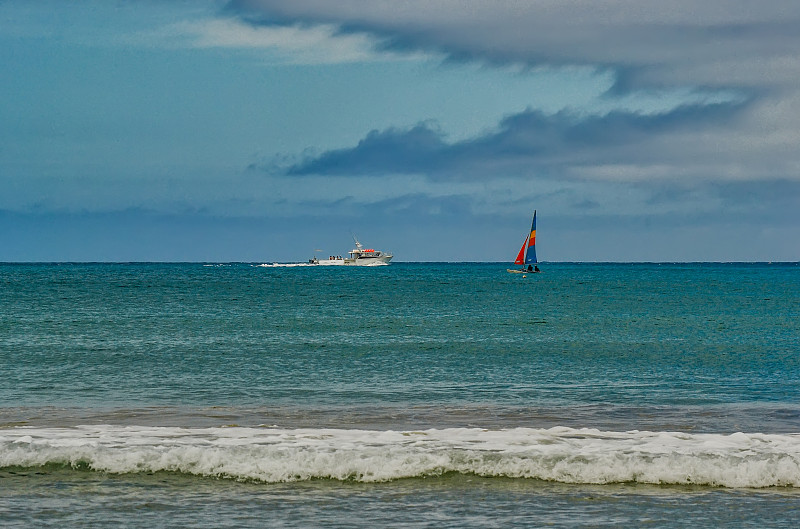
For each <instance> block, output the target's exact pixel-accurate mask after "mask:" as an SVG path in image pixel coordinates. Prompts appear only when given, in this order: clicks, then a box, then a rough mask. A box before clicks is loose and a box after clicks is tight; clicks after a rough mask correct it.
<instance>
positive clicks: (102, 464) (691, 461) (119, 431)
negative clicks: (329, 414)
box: [0, 425, 800, 488]
mask: <svg viewBox="0 0 800 529" xmlns="http://www.w3.org/2000/svg"><path fill="white" fill-rule="evenodd" d="M52 464H61V465H67V466H72V467H76V468H89V469H92V470H96V471H103V472H110V473H120V474H122V473H138V472H158V471H168V472H181V473H187V474H192V475H198V476H213V477H223V478H231V479H238V480H251V481H261V482H266V483H277V482H291V481H302V480H310V479H334V480H352V481H360V482H380V481H391V480H396V479H402V478H412V477H423V476H437V475H442V474H445V473H450V472H458V473H463V474H475V475H479V476H486V477H495V476H497V477H510V478H535V479H541V480H549V481H555V482H563V483H584V484H607V483H625V482H636V483H647V484H676V485H689V484H691V485H708V486H718V487H732V488H752V487H759V488H760V487H800V434H781V435H777V434H775V435H773V434H759V433H750V434H745V433H735V434H732V435H723V434H686V433H676V432H639V431H630V432H607V431H600V430H595V429H585V428H584V429H574V428H566V427H556V428H551V429H531V428H514V429H507V430H483V429H474V428H450V429H433V430H424V431H405V432H401V431H369V430H337V429H277V428H240V427H229V428H172V427H142V426H127V427H124V426H110V425H101V426H79V427H74V428H32V427H16V428H6V429H0V467H2V468H8V467H37V466H43V465H52Z"/></svg>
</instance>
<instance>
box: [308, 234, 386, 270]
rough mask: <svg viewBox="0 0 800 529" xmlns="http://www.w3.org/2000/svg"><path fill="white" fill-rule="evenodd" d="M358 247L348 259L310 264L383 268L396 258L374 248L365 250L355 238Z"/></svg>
mask: <svg viewBox="0 0 800 529" xmlns="http://www.w3.org/2000/svg"><path fill="white" fill-rule="evenodd" d="M353 240H354V241H355V242H356V247H355V248H353V249H352V250H350V252H349V254H348V255H349V256H348V257H337V256H330V257H328V259H318V258H317V257H314V258H313V259H309V260H308V263H309V264H312V265H320V266H382V265H388V264H389V261H391V260H392V257H394V256H393V255H392V254H391V253H387V252H382V251H381V250H375V249H374V248H364V245H363V244H361V243H360V242H359V241H358V239H356V238H355V236H354V237H353Z"/></svg>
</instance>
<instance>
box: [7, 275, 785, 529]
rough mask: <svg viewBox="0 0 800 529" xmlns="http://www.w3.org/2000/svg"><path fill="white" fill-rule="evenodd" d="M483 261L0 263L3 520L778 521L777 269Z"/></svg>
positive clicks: (781, 426) (780, 360) (781, 334)
mask: <svg viewBox="0 0 800 529" xmlns="http://www.w3.org/2000/svg"><path fill="white" fill-rule="evenodd" d="M505 268H506V265H504V264H494V263H492V264H481V263H478V264H442V263H424V264H423V263H397V264H392V265H391V266H385V267H373V268H352V267H312V266H308V267H302V266H301V267H265V266H258V265H257V264H249V263H242V264H225V265H210V264H205V265H204V264H197V263H190V264H5V265H0V294H1V296H0V366H2V371H3V372H2V377H0V425H2V426H0V482H1V483H2V484H3V485H4V486H5V489H6V490H7V491H10V492H9V493H8V494H3V495H2V497H0V521H2V520H4V519H5V521H6V522H7V524H11V525H12V526H13V525H14V524H16V525H17V526H20V527H22V526H29V525H30V523H31V522H32V521H35V522H37V523H38V524H39V525H42V524H44V525H46V524H54V525H55V524H59V525H63V524H65V523H66V524H67V525H74V526H77V525H82V523H81V522H80V521H79V520H78V519H77V518H70V516H69V515H68V514H67V511H69V506H70V505H74V504H76V503H80V502H85V501H86V499H87V498H93V499H95V500H100V499H102V500H103V501H98V503H97V504H96V507H93V508H92V511H91V512H89V513H87V512H85V513H84V515H85V516H88V518H85V519H84V522H83V523H85V524H87V525H91V524H96V525H98V526H102V525H103V523H104V521H105V522H109V521H113V520H116V519H118V517H119V516H122V517H123V518H124V517H125V516H127V514H126V513H128V510H127V509H131V508H132V507H131V505H132V504H136V505H145V506H148V505H149V506H150V507H143V508H142V509H144V511H142V510H141V509H140V510H139V511H137V512H147V516H144V517H141V518H140V521H141V523H140V524H139V525H137V523H138V522H136V521H131V520H129V521H128V525H129V526H132V527H133V526H142V527H144V526H150V527H153V526H155V527H159V526H164V527H167V526H171V525H173V524H170V523H169V520H170V519H173V520H175V519H179V518H180V517H181V516H190V514H191V516H194V517H193V518H192V517H191V516H190V518H189V519H187V520H186V522H187V523H182V524H181V525H185V526H192V525H193V524H194V525H196V526H207V525H209V524H211V525H218V526H219V525H225V524H229V525H237V523H236V522H235V521H236V520H238V521H239V522H240V523H239V525H238V526H262V525H263V524H262V523H258V522H259V521H260V522H264V515H265V514H272V515H274V516H273V517H271V518H269V525H275V526H287V527H289V526H308V525H315V523H314V522H315V521H316V522H317V523H319V522H320V521H323V520H326V519H327V520H328V521H330V524H328V525H349V526H354V525H355V526H370V525H374V524H375V523H376V521H377V520H378V519H379V514H380V513H383V514H382V515H385V520H386V521H387V522H388V523H390V524H392V525H410V526H436V527H442V526H448V525H452V526H461V527H463V526H492V525H493V524H494V525H497V526H507V525H508V524H511V523H528V524H530V523H531V522H532V521H535V520H540V521H542V524H544V522H547V523H549V524H551V525H554V526H563V527H574V526H579V525H588V526H596V527H598V526H618V525H619V524H620V523H627V524H631V525H641V524H643V523H644V522H645V521H646V520H651V522H648V523H652V524H653V525H656V526H662V527H681V526H684V525H685V524H686V523H687V522H688V521H690V520H696V519H698V518H697V517H699V516H712V514H711V513H716V515H713V517H714V519H715V520H717V522H718V523H717V525H720V526H729V527H741V526H743V525H744V526H746V525H748V524H752V525H755V524H756V522H757V521H760V520H768V521H770V522H771V523H770V524H768V525H771V526H773V527H778V526H786V527H791V526H793V524H792V523H790V522H791V521H792V519H791V517H790V516H788V515H787V512H788V511H787V510H786V508H788V506H789V505H791V504H792V503H796V501H797V500H798V496H797V493H796V491H797V490H798V489H800V435H798V432H800V398H798V395H800V354H799V353H800V324H799V323H798V321H800V266H798V265H797V264H795V263H791V264H567V263H545V264H544V265H543V266H542V269H543V273H541V274H528V275H527V277H524V278H523V277H522V276H521V274H508V273H506V271H505ZM737 432H742V433H741V434H738V433H737ZM415 436H417V437H415ZM419 436H422V437H419ZM676 469H677V471H676ZM201 499H202V501H204V502H206V503H207V504H208V505H213V506H214V507H213V511H212V510H207V509H199V510H198V509H191V508H189V509H188V510H187V506H189V505H195V504H196V502H200V501H201ZM131 502H133V503H131ZM137 502H138V503H137ZM742 502H745V503H747V504H748V505H749V506H750V507H748V510H746V511H741V510H740V509H738V508H736V509H733V510H732V508H733V506H736V505H740V504H742ZM54 505H62V508H60V509H58V508H54V507H53V506H54ZM57 511H58V512H57ZM359 512H363V513H367V514H365V515H364V516H359V515H358V513H359ZM120 513H122V514H120ZM369 513H373V515H374V517H373V518H370V515H369ZM536 513H538V515H537V514H536ZM542 513H547V514H546V516H545V515H544V514H542ZM736 513H739V514H736ZM536 516H539V517H538V518H537V517H536ZM542 516H545V517H544V518H542ZM757 516H761V518H758V517H757ZM764 517H766V518H764ZM191 520H194V521H191ZM190 522H191V523H190ZM370 522H372V523H370ZM159 524H160V525H159ZM761 525H763V524H761Z"/></svg>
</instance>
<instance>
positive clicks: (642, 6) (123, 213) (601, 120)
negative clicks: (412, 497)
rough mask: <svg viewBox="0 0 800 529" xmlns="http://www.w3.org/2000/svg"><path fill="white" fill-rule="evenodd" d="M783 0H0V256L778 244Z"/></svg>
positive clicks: (785, 188) (433, 256)
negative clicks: (527, 243) (528, 243)
mask: <svg viewBox="0 0 800 529" xmlns="http://www.w3.org/2000/svg"><path fill="white" fill-rule="evenodd" d="M798 50H800V3H798V2H796V1H794V0H792V1H788V0H772V1H770V2H756V1H753V0H748V1H744V0H706V1H704V2H697V1H696V0H685V1H684V0H658V1H655V0H606V1H598V0H531V1H528V2H515V1H513V2H512V1H503V2H501V1H490V0H482V1H467V0H438V1H431V0H405V1H400V0H393V1H385V0H358V1H357V0H339V1H337V2H330V1H328V0H293V1H291V2H286V1H272V0H232V1H228V0H226V1H217V0H193V1H189V0H185V1H180V0H174V1H155V0H116V1H107V0H102V1H101V0H97V1H91V0H77V1H75V2H62V1H47V0H42V1H37V2H30V1H25V0H0V64H2V69H1V70H0V91H2V97H0V261H6V262H7V261H211V262H229V261H246V262H276V261H277V262H291V261H305V260H307V259H309V258H310V257H312V256H314V255H318V256H323V257H327V256H328V255H343V254H345V253H346V252H347V251H348V250H349V249H350V248H351V247H352V246H353V236H357V237H358V239H360V240H361V241H362V242H363V243H365V244H366V245H367V246H369V247H374V248H377V249H382V250H387V251H391V252H393V253H394V255H395V260H397V261H452V262H461V261H498V262H510V261H513V259H514V257H516V254H517V252H518V250H519V247H520V246H521V244H522V241H523V239H524V238H525V236H526V233H527V230H528V228H529V226H530V219H531V216H532V214H533V211H534V210H536V211H537V228H538V230H537V255H538V257H539V259H541V260H542V261H545V262H546V261H553V262H557V261H588V262H593V261H617V262H629V261H659V262H663V261H668V262H674V261H800V82H798V79H800V53H799V52H798Z"/></svg>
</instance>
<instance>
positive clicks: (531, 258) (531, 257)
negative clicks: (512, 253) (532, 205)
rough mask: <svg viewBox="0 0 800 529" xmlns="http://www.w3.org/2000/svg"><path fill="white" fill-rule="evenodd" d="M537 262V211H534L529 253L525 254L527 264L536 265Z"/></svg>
mask: <svg viewBox="0 0 800 529" xmlns="http://www.w3.org/2000/svg"><path fill="white" fill-rule="evenodd" d="M523 248H524V246H523ZM517 259H519V256H517ZM515 262H516V261H515ZM537 262H538V261H537V260H536V210H533V223H531V236H530V237H529V238H528V252H527V253H526V254H525V264H535V263H537Z"/></svg>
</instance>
